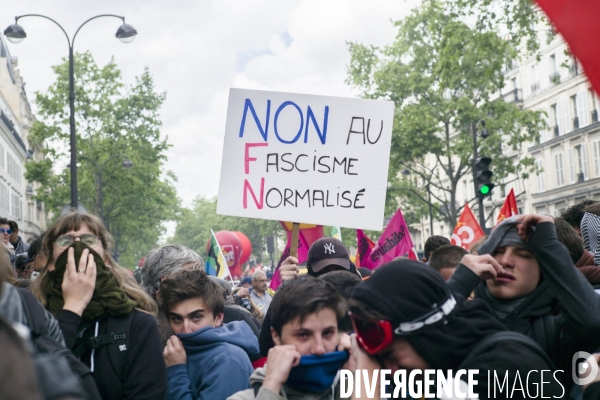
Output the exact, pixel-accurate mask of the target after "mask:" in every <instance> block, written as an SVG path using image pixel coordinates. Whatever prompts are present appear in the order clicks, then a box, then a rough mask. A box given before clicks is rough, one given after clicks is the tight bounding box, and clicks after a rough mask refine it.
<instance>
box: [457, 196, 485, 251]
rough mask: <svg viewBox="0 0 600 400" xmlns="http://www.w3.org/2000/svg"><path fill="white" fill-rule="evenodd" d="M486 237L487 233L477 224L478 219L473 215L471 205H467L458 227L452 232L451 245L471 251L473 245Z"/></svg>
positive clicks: (459, 219)
mask: <svg viewBox="0 0 600 400" xmlns="http://www.w3.org/2000/svg"><path fill="white" fill-rule="evenodd" d="M484 236H485V233H484V232H483V229H481V226H479V223H477V219H476V218H475V215H473V211H471V208H470V207H469V204H465V208H463V211H462V214H460V217H459V218H458V222H457V223H456V227H455V228H454V231H453V232H452V238H451V239H450V243H452V244H453V245H455V246H459V247H462V248H463V249H465V250H469V247H471V244H473V243H474V242H476V241H478V240H479V239H481V238H482V237H484Z"/></svg>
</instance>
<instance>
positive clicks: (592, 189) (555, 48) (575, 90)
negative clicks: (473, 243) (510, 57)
mask: <svg viewBox="0 0 600 400" xmlns="http://www.w3.org/2000/svg"><path fill="white" fill-rule="evenodd" d="M548 34H550V32H548V31H547V30H544V29H540V31H539V35H540V37H539V40H540V43H541V46H542V48H541V49H540V52H539V54H537V55H533V56H531V57H526V58H523V59H521V60H520V61H519V62H516V63H514V64H513V65H511V66H510V67H507V68H506V72H505V87H504V89H503V90H502V91H501V93H499V95H500V96H501V97H503V98H504V100H505V101H508V102H513V103H516V104H517V105H518V106H519V107H521V108H522V109H526V110H541V111H544V112H545V113H546V119H547V120H546V122H547V125H548V127H549V129H546V130H544V131H542V132H540V135H539V140H538V142H536V143H529V144H527V145H524V146H523V147H522V148H521V149H520V150H519V151H517V152H512V154H508V156H509V157H513V158H514V159H515V161H517V160H518V159H519V158H520V157H533V158H534V160H535V164H536V167H537V168H536V171H535V172H533V173H530V174H529V177H525V176H509V177H507V178H506V179H505V180H503V181H501V182H499V181H497V180H493V182H494V183H495V184H496V187H495V188H494V190H493V193H492V195H491V196H490V197H487V198H486V199H485V201H484V207H485V215H486V218H487V224H486V226H487V227H488V228H490V227H492V226H493V225H495V223H496V220H497V218H498V214H499V211H500V208H501V207H502V205H503V204H504V201H505V198H506V197H505V196H506V195H507V194H508V192H509V191H510V189H514V192H515V194H516V196H517V206H518V207H519V212H520V213H539V214H546V215H551V216H554V217H556V216H559V215H560V213H561V212H562V211H564V210H565V209H566V208H567V207H569V206H571V205H573V204H576V203H578V202H580V201H583V200H586V199H591V200H600V122H599V115H598V113H599V111H598V109H599V108H600V102H599V99H598V96H597V95H596V94H595V93H594V91H593V90H592V89H591V85H590V83H589V82H588V80H587V78H586V77H585V75H584V74H583V71H582V69H581V67H580V65H579V64H578V63H577V62H576V61H575V60H574V59H573V58H572V57H571V56H570V54H569V52H568V47H567V45H566V43H565V42H564V40H563V39H562V38H561V37H560V36H559V35H556V36H554V37H553V39H552V40H551V41H549V42H548V40H547V35H548ZM491 134H494V133H493V132H492V133H491ZM503 151H507V150H505V149H503ZM503 155H505V156H506V155H507V154H506V153H504V154H503ZM430 161H433V160H430ZM490 169H491V170H492V171H493V164H492V166H491V168H490ZM474 197H475V190H474V186H473V180H472V175H471V174H469V176H468V177H466V178H465V179H463V181H461V182H460V184H459V186H458V190H457V196H456V199H457V205H463V204H464V203H465V202H467V201H469V200H470V199H473V198H474ZM471 204H473V203H471ZM443 206H444V205H442V207H443ZM424 207H427V205H424ZM471 207H472V209H473V212H474V214H475V216H477V215H478V206H477V203H475V204H474V205H471ZM453 229H454V227H452V226H449V225H448V224H447V223H445V222H442V221H434V223H433V232H430V230H431V229H430V222H429V218H427V217H424V218H423V220H422V221H421V222H420V223H417V224H412V225H411V233H412V236H413V242H414V243H415V247H416V249H417V250H418V251H420V250H422V249H423V245H424V242H425V240H426V239H427V238H428V237H429V236H430V235H441V236H446V237H450V236H451V234H452V231H453Z"/></svg>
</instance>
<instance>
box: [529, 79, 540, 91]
mask: <svg viewBox="0 0 600 400" xmlns="http://www.w3.org/2000/svg"><path fill="white" fill-rule="evenodd" d="M539 91H540V83H539V82H535V83H532V84H531V94H537V92H539Z"/></svg>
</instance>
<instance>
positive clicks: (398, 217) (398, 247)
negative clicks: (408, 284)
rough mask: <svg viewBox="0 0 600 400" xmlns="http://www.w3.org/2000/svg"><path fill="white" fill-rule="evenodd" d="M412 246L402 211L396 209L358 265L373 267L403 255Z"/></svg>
mask: <svg viewBox="0 0 600 400" xmlns="http://www.w3.org/2000/svg"><path fill="white" fill-rule="evenodd" d="M412 248H413V242H412V238H411V237H410V233H409V232H408V227H407V226H406V222H405V221H404V217H403V216H402V211H400V209H398V211H396V214H394V216H393V217H392V219H391V220H390V222H389V224H388V225H387V227H386V228H385V230H384V231H383V234H382V235H381V237H380V238H379V240H378V241H377V246H375V248H374V249H373V251H372V252H371V254H370V255H369V256H368V257H365V259H364V260H360V266H361V267H367V268H369V269H375V268H377V267H379V266H381V265H383V264H385V263H387V262H389V261H392V260H393V259H394V258H396V257H401V256H404V255H405V254H406V253H407V252H408V251H410V250H411V249H412Z"/></svg>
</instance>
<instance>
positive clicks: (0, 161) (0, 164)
mask: <svg viewBox="0 0 600 400" xmlns="http://www.w3.org/2000/svg"><path fill="white" fill-rule="evenodd" d="M0 168H2V169H6V164H5V163H4V146H2V145H1V144H0Z"/></svg>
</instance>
